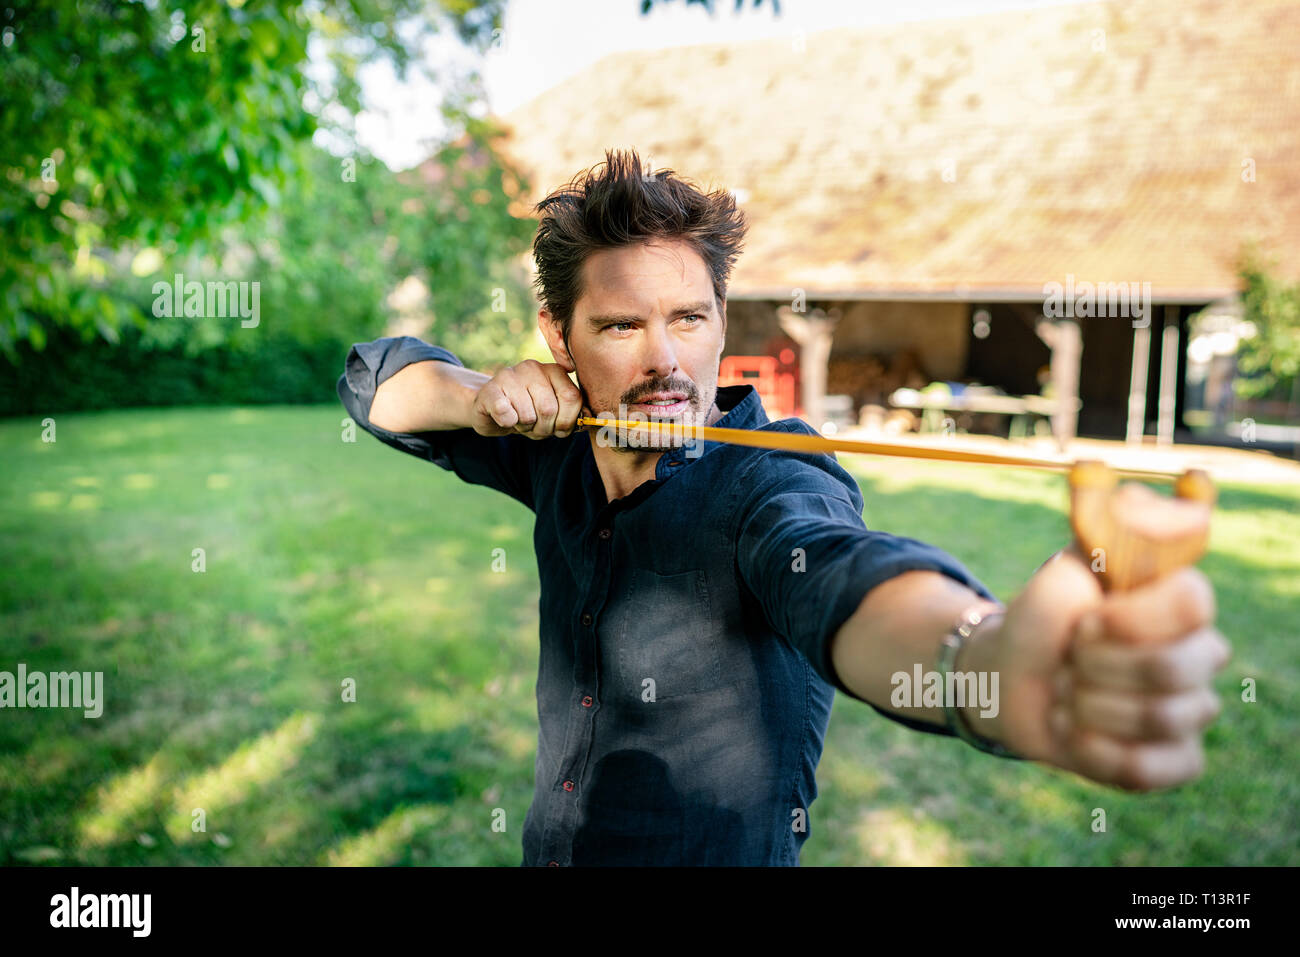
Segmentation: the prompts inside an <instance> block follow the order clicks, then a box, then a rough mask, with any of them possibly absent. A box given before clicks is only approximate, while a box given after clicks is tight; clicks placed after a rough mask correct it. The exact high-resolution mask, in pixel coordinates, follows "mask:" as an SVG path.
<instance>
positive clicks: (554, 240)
mask: <svg viewBox="0 0 1300 957" xmlns="http://www.w3.org/2000/svg"><path fill="white" fill-rule="evenodd" d="M602 166H603V167H604V169H601V167H602ZM598 170H599V172H597V171H598ZM535 211H536V212H539V213H541V224H540V225H539V226H538V228H537V236H536V238H535V239H534V240H533V258H534V259H535V260H536V261H537V278H536V279H535V280H534V281H533V285H535V286H537V287H538V291H539V294H540V298H541V300H542V302H543V303H544V304H545V306H546V308H547V309H548V310H549V311H550V313H551V315H552V316H554V317H555V319H556V321H558V322H559V324H560V328H561V330H562V331H563V334H564V339H565V342H566V344H567V342H568V338H569V328H570V325H571V323H572V322H573V309H574V306H575V305H576V304H577V302H578V299H579V298H580V297H581V296H582V291H583V290H582V264H583V263H584V262H586V259H587V257H588V256H589V255H590V254H591V253H593V252H596V251H597V250H600V249H613V248H617V247H620V246H632V245H635V244H637V243H642V242H649V241H653V240H658V239H682V240H685V241H686V242H687V243H689V244H690V245H691V247H692V248H693V249H694V250H695V251H696V252H697V253H699V254H700V258H702V259H703V260H704V262H705V264H706V265H707V266H708V267H709V272H710V273H711V274H712V276H713V295H714V300H715V302H716V304H717V305H718V307H719V310H720V309H721V304H722V301H723V300H724V299H726V297H727V282H728V280H729V279H730V278H731V269H732V266H734V265H735V262H736V259H737V258H738V257H739V255H740V248H741V242H742V240H743V239H744V236H745V229H746V223H745V214H744V213H743V212H741V211H740V210H739V209H737V208H736V201H735V199H734V198H733V197H732V195H731V193H730V192H728V191H727V190H721V189H720V190H716V191H714V192H712V193H708V194H705V193H703V192H701V191H700V190H699V189H698V188H696V187H695V186H694V185H693V184H692V183H690V182H689V181H687V180H683V179H680V178H678V177H677V176H676V175H675V174H674V173H673V171H672V170H671V169H662V170H658V171H656V172H653V173H652V172H651V171H649V170H643V169H642V165H641V158H640V157H639V156H638V155H637V153H636V151H635V150H628V151H621V150H606V151H605V162H604V163H597V164H596V165H595V166H593V167H591V169H588V170H585V171H583V172H581V173H578V174H577V175H576V176H575V177H574V178H573V179H572V180H571V181H570V182H569V183H568V184H567V185H565V186H562V187H560V188H559V189H558V190H556V191H555V192H553V193H551V195H550V196H548V197H546V199H544V200H542V201H541V202H540V203H538V204H537V206H536V207H535Z"/></svg>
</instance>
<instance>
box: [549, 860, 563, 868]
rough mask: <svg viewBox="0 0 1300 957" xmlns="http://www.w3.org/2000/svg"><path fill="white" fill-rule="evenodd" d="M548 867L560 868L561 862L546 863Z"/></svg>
mask: <svg viewBox="0 0 1300 957" xmlns="http://www.w3.org/2000/svg"><path fill="white" fill-rule="evenodd" d="M546 866H547V867H559V866H560V862H559V861H547V862H546Z"/></svg>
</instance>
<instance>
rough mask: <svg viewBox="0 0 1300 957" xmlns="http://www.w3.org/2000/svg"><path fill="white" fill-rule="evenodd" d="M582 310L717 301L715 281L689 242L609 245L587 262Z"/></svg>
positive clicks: (579, 305)
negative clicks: (610, 247)
mask: <svg viewBox="0 0 1300 957" xmlns="http://www.w3.org/2000/svg"><path fill="white" fill-rule="evenodd" d="M582 269H583V274H584V275H583V279H584V282H583V284H582V290H583V291H582V295H581V296H580V297H579V299H578V301H577V303H575V309H576V311H577V313H578V314H580V315H584V314H587V313H591V314H596V313H600V314H604V313H610V314H625V313H626V314H632V313H640V312H642V311H645V310H650V309H657V308H660V307H662V308H665V309H675V308H676V307H678V306H680V305H686V304H689V303H692V302H694V303H699V302H701V301H704V302H711V301H712V298H713V281H712V277H711V275H710V274H709V270H708V267H707V266H706V265H705V263H704V260H703V259H702V258H701V257H700V255H699V254H698V253H697V252H695V250H694V249H692V248H691V247H690V246H688V245H685V244H683V243H677V244H656V245H655V246H653V247H650V246H649V245H648V244H642V245H640V246H635V247H620V248H619V249H604V250H600V251H599V252H597V253H593V254H592V255H591V256H589V257H587V261H586V262H584V263H583V266H582Z"/></svg>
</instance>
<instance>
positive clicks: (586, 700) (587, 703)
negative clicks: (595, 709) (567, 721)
mask: <svg viewBox="0 0 1300 957" xmlns="http://www.w3.org/2000/svg"><path fill="white" fill-rule="evenodd" d="M582 706H583V707H584V708H590V707H591V695H583V696H582Z"/></svg>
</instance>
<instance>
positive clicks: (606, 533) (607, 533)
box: [596, 528, 613, 542]
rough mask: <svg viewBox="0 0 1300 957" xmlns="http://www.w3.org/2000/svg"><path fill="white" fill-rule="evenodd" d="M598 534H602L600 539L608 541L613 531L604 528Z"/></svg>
mask: <svg viewBox="0 0 1300 957" xmlns="http://www.w3.org/2000/svg"><path fill="white" fill-rule="evenodd" d="M596 534H597V535H599V536H600V540H601V541H602V542H606V541H609V536H610V535H612V534H613V532H611V531H610V530H609V529H608V528H602V529H601V530H600V531H599V532H597V533H596Z"/></svg>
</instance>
